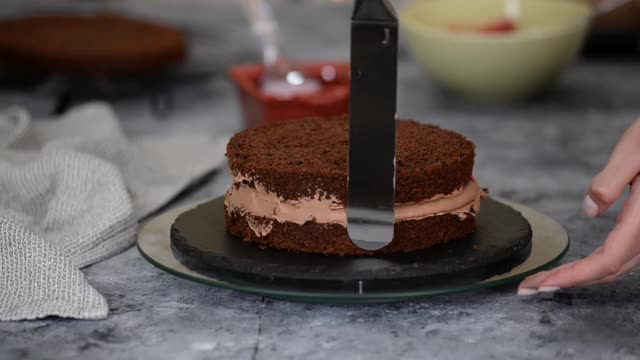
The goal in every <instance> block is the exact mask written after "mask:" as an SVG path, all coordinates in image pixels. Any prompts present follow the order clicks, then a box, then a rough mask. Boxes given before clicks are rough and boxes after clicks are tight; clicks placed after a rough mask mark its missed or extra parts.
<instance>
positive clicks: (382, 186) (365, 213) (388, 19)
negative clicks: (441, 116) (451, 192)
mask: <svg viewBox="0 0 640 360" xmlns="http://www.w3.org/2000/svg"><path fill="white" fill-rule="evenodd" d="M397 68H398V18H397V16H396V14H395V11H394V9H393V7H392V6H391V4H390V3H389V2H388V1H387V0H357V1H356V2H355V5H354V9H353V16H352V18H351V95H350V110H349V112H350V114H349V169H348V171H349V172H348V184H349V185H348V196H347V201H348V203H347V231H348V233H349V237H350V238H351V241H352V242H353V243H354V244H355V245H356V246H358V247H360V248H361V249H364V250H378V249H381V248H383V247H385V246H386V245H387V244H389V243H390V242H391V241H392V240H393V224H394V203H395V201H394V200H395V155H396V119H395V116H396V87H397V72H398V70H397Z"/></svg>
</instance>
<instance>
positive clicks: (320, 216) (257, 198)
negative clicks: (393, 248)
mask: <svg viewBox="0 0 640 360" xmlns="http://www.w3.org/2000/svg"><path fill="white" fill-rule="evenodd" d="M482 197H483V190H482V189H481V188H480V186H479V185H478V183H477V181H476V180H475V179H473V178H472V179H471V180H470V181H469V182H468V183H467V184H466V185H465V186H463V187H461V188H460V189H456V190H455V191H453V192H452V193H450V194H440V195H436V196H434V197H432V198H430V199H425V200H423V201H419V202H412V203H398V204H396V206H395V209H394V210H395V219H396V222H401V221H409V220H420V219H424V218H427V217H430V216H439V215H445V214H453V215H457V216H459V217H460V218H461V219H465V218H466V217H467V216H475V214H477V213H478V212H479V211H480V200H481V198H482ZM224 203H225V206H226V208H227V211H229V212H240V213H241V214H243V215H246V214H249V215H253V216H256V217H262V218H267V219H270V220H272V221H277V222H280V223H284V222H291V223H295V224H298V225H303V224H304V223H306V222H309V221H314V222H316V223H320V224H340V225H342V226H345V227H346V226H347V212H346V209H345V207H344V204H342V202H341V201H339V200H338V199H337V198H336V197H335V196H321V195H320V194H319V193H317V194H316V195H315V196H313V197H307V198H301V199H297V200H286V199H283V198H282V197H280V196H278V195H277V194H275V193H273V192H270V191H268V190H267V189H266V188H265V187H264V186H263V185H262V184H260V183H259V182H256V181H254V180H253V179H251V178H250V177H246V176H243V175H241V174H236V175H234V177H233V185H232V186H231V189H229V191H228V192H227V195H226V198H225V202H224ZM249 226H250V227H251V229H252V230H253V231H254V232H255V233H256V235H258V236H265V235H267V234H268V233H269V232H270V230H271V224H268V223H267V224H265V223H257V222H255V223H253V222H252V221H249Z"/></svg>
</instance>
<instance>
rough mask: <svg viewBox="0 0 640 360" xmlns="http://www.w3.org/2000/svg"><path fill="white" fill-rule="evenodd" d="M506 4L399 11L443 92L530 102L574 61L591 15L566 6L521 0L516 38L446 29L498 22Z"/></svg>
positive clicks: (566, 2) (455, 0) (485, 0)
mask: <svg viewBox="0 0 640 360" xmlns="http://www.w3.org/2000/svg"><path fill="white" fill-rule="evenodd" d="M507 1H508V0H422V1H416V2H415V3H413V4H412V5H409V6H407V7H405V8H404V9H402V10H401V11H400V24H401V27H402V28H403V29H404V32H405V34H406V35H407V40H408V44H409V47H410V49H411V51H412V53H413V54H414V56H415V58H416V59H417V60H418V62H420V63H421V64H422V65H423V66H424V67H425V69H426V70H427V71H428V72H429V73H430V74H431V76H432V77H433V79H435V80H436V81H437V82H439V83H440V84H442V85H443V86H444V87H445V88H448V89H450V90H452V91H455V92H457V93H460V94H462V95H465V96H468V97H471V98H475V99H480V100H489V101H511V100H518V99H522V98H525V97H528V96H530V95H532V94H535V93H536V92H539V91H540V90H543V89H544V88H545V87H547V86H548V85H550V84H551V83H552V82H553V80H554V79H555V78H556V77H557V75H558V74H559V73H560V72H561V70H562V69H563V68H564V67H565V66H566V65H568V64H570V63H571V62H572V60H573V59H574V57H575V55H576V53H577V52H578V50H579V49H580V47H581V45H582V42H583V39H584V37H585V34H586V32H587V29H588V25H589V19H590V17H591V8H590V7H589V6H588V5H587V4H585V3H584V2H577V1H572V0H519V8H520V15H519V17H518V28H517V30H516V31H513V32H507V33H500V34H483V33H477V32H468V31H456V30H451V28H450V26H451V25H452V24H456V25H478V24H485V23H487V22H490V21H493V20H496V19H499V18H504V17H505V6H506V2H507Z"/></svg>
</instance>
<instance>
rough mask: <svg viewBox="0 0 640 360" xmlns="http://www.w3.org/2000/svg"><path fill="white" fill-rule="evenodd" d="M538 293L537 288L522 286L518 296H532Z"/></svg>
mask: <svg viewBox="0 0 640 360" xmlns="http://www.w3.org/2000/svg"><path fill="white" fill-rule="evenodd" d="M537 293H538V290H536V289H528V288H521V289H518V296H531V295H535V294H537Z"/></svg>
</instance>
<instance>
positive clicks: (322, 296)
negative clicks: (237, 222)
mask: <svg viewBox="0 0 640 360" xmlns="http://www.w3.org/2000/svg"><path fill="white" fill-rule="evenodd" d="M215 201H221V200H220V199H216V200H213V201H210V202H209V203H212V202H215ZM489 201H490V202H491V203H494V204H493V205H492V204H489V205H492V206H493V207H496V206H499V207H503V208H504V207H507V206H508V207H509V210H511V211H513V210H515V211H514V213H519V214H518V215H520V214H521V215H522V217H523V218H524V219H525V220H526V222H528V224H529V225H530V229H531V231H530V233H528V234H530V238H531V242H530V252H529V247H527V249H526V251H527V253H526V254H525V256H524V257H521V259H519V260H518V261H517V262H516V263H513V264H511V265H508V264H507V266H508V267H507V268H503V269H502V270H496V269H493V270H492V271H491V272H488V271H485V270H486V269H482V268H480V269H479V268H474V269H470V270H469V271H461V272H452V273H447V271H446V270H443V271H444V272H443V273H442V272H441V273H439V274H438V275H437V276H435V277H429V278H428V279H427V278H415V281H413V279H411V278H409V281H407V279H406V278H405V279H400V280H394V279H391V280H390V281H387V282H382V283H380V282H376V279H366V280H362V281H355V282H353V281H350V280H353V278H350V275H353V272H354V268H355V267H359V268H360V269H359V270H362V267H363V266H364V267H366V266H367V264H368V263H367V262H368V261H370V263H371V264H372V266H376V264H377V265H380V262H383V263H384V262H385V260H386V259H387V258H385V257H383V256H380V257H377V258H374V259H371V258H370V259H366V258H362V257H360V258H355V257H354V258H351V259H355V260H350V259H349V258H339V259H338V260H336V257H325V256H322V255H299V254H295V253H288V252H280V251H277V250H271V249H270V250H268V251H271V252H277V253H273V254H275V255H276V256H275V257H273V258H269V257H268V256H267V258H266V260H265V259H262V257H261V256H258V257H260V260H259V261H263V262H264V265H265V266H264V267H263V268H264V269H265V270H264V275H260V274H256V273H255V271H253V270H247V271H249V272H250V271H253V273H251V274H247V273H245V272H244V271H243V270H239V271H227V270H228V269H221V270H220V271H218V270H217V269H213V270H211V269H207V268H206V267H205V268H198V267H197V266H193V263H194V262H195V263H198V261H200V262H202V259H199V258H194V259H193V260H194V261H191V260H192V259H191V255H188V254H187V255H185V253H184V251H182V252H181V251H178V250H177V248H176V247H175V246H172V241H171V237H170V229H171V227H172V224H174V222H175V221H176V218H178V217H179V216H181V214H184V213H185V212H187V211H189V210H190V209H194V208H195V207H196V204H194V205H190V206H185V207H182V208H177V209H173V210H171V211H168V212H166V213H164V214H162V215H160V216H158V217H157V218H155V219H153V220H151V221H150V222H149V223H147V224H146V225H145V226H144V228H143V229H142V230H141V232H140V234H139V237H138V250H139V251H140V253H141V254H142V256H143V257H144V258H145V259H146V260H147V261H149V262H150V263H151V264H153V265H155V266H156V267H158V268H160V269H162V270H164V271H166V272H168V273H170V274H173V275H175V276H178V277H181V278H184V279H187V280H191V281H195V282H198V283H201V284H205V285H211V286H217V287H221V288H226V289H232V290H237V291H242V292H246V293H251V294H255V295H261V296H267V297H272V298H279V299H286V300H292V301H302V302H317V303H382V302H395V301H405V300H412V299H420V298H425V297H429V296H434V295H442V294H450V293H455V292H461V291H470V290H476V289H483V288H489V287H495V286H500V285H504V284H508V283H514V282H517V281H520V280H521V279H523V278H525V277H526V276H528V275H530V274H532V273H535V272H537V271H540V270H541V269H543V268H545V267H548V266H550V265H552V264H553V263H555V262H557V261H558V260H559V259H560V258H562V256H563V255H564V254H565V253H566V251H567V250H568V248H569V237H568V234H567V232H566V231H565V229H564V228H563V227H562V226H561V225H560V224H558V223H557V222H556V221H554V220H553V219H551V218H550V217H548V216H546V215H544V214H542V213H540V212H538V211H536V210H533V209H531V208H528V207H526V206H523V205H520V204H516V203H513V202H509V201H506V200H496V199H491V200H489ZM205 205H206V204H205ZM214 205H216V206H217V204H214ZM489 208H491V206H489ZM221 216H222V212H219V213H215V212H214V213H213V214H211V215H210V218H211V217H221ZM485 219H486V217H485ZM507 219H508V217H507ZM494 220H495V219H494ZM480 221H481V220H479V222H480ZM209 223H211V224H213V225H210V226H214V227H220V226H224V225H223V224H224V221H223V220H221V219H218V218H215V219H214V221H208V222H207V224H209ZM216 224H217V225H216ZM491 224H492V225H490V226H493V227H496V226H505V227H506V226H508V224H504V222H502V220H501V219H500V221H492V222H491ZM500 224H503V225H500ZM207 226H209V225H207ZM479 226H481V224H479ZM216 231H218V232H214V234H224V230H223V229H216ZM196 233H197V231H196ZM174 235H175V234H174ZM200 235H203V236H205V239H206V241H207V242H212V244H214V245H215V242H221V243H222V247H221V248H222V249H223V251H226V250H228V249H227V247H236V242H237V244H238V245H237V247H238V249H240V251H242V249H246V252H256V253H257V252H258V251H260V250H258V246H257V245H254V244H244V243H242V242H241V241H240V240H239V239H236V238H232V237H231V236H230V235H228V234H227V235H220V236H209V235H208V234H205V233H202V234H200ZM224 237H228V239H224ZM225 241H229V243H228V244H226V245H225V244H224V242H225ZM462 241H464V240H462ZM451 243H454V242H451ZM442 246H443V247H446V246H447V244H445V245H442ZM214 247H215V246H214ZM236 251H237V249H236ZM437 251H441V252H442V251H445V253H446V249H440V250H437ZM260 254H261V253H260ZM243 255H244V254H240V256H238V254H237V253H236V254H235V255H234V256H237V257H238V258H239V259H238V262H239V263H240V265H238V264H231V265H229V266H232V267H233V266H235V267H237V266H240V267H241V268H242V266H244V265H242V263H241V261H242V260H243V259H241V258H242V257H243ZM300 256H306V257H307V258H308V259H312V260H313V259H314V257H316V258H315V260H313V261H323V259H326V260H325V261H327V263H332V262H334V263H335V262H336V261H337V263H338V264H339V266H341V267H339V268H338V269H342V268H344V269H345V270H344V271H345V278H344V282H343V283H344V286H340V285H339V284H338V285H336V281H332V282H321V281H320V282H318V281H316V280H317V279H314V278H311V279H310V280H305V279H284V280H282V281H279V279H278V278H275V279H274V276H273V271H271V270H269V266H271V265H273V264H271V263H269V262H273V261H275V260H274V259H276V260H277V259H280V260H277V261H280V262H284V263H288V261H287V259H290V260H291V263H296V262H300ZM293 257H297V258H293ZM249 258H252V257H251V256H249ZM282 259H284V260H282ZM341 259H344V260H341ZM389 259H390V260H391V258H389ZM227 260H228V259H227ZM350 261H351V263H350ZM353 261H355V262H353ZM228 262H231V263H235V261H234V259H233V258H232V259H231V260H229V261H228ZM363 264H364V265H363ZM204 265H207V264H204ZM285 265H287V264H285ZM445 265H446V264H445ZM443 266H444V265H443ZM222 267H223V268H224V266H222ZM258 268H259V269H260V268H262V267H261V266H258ZM333 270H335V269H333ZM259 271H260V270H258V272H259ZM401 271H404V270H401ZM496 271H497V272H496ZM329 275H330V274H329ZM334 275H335V274H334ZM276 276H278V275H277V274H276ZM356 279H357V278H356ZM280 280H281V279H280ZM333 280H335V279H333ZM338 283H340V282H338Z"/></svg>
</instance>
